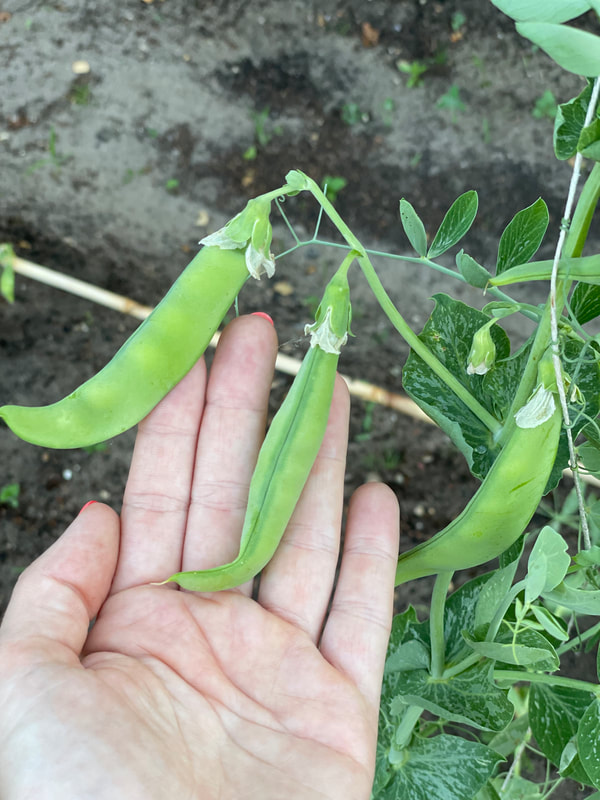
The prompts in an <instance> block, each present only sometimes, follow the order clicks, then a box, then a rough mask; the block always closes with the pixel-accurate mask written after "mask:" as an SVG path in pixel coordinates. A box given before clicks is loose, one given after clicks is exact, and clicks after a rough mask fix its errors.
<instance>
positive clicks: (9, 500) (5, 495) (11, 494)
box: [0, 483, 21, 508]
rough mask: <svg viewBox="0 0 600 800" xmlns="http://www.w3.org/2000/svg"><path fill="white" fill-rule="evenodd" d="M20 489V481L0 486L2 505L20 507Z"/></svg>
mask: <svg viewBox="0 0 600 800" xmlns="http://www.w3.org/2000/svg"><path fill="white" fill-rule="evenodd" d="M20 491H21V487H20V486H19V484H18V483H7V484H5V485H4V486H0V506H9V507H10V508H18V507H19V494H20Z"/></svg>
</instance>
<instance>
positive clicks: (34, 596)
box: [0, 317, 398, 800]
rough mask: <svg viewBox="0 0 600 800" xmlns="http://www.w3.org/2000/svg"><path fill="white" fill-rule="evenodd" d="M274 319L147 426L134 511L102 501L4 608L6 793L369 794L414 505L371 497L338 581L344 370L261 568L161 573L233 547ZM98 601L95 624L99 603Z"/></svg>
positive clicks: (245, 321)
mask: <svg viewBox="0 0 600 800" xmlns="http://www.w3.org/2000/svg"><path fill="white" fill-rule="evenodd" d="M275 352H276V337H275V335H274V332H273V329H272V327H271V326H270V325H269V324H268V323H266V322H265V321H264V320H261V319H260V318H257V317H242V318H240V319H238V320H236V321H235V322H234V323H232V324H231V325H230V326H229V327H228V328H227V329H226V331H225V333H224V335H223V337H222V340H221V343H220V345H219V348H218V350H217V354H216V356H215V360H214V364H213V367H212V369H211V374H210V381H208V382H207V379H206V371H205V368H204V365H203V363H199V364H198V365H197V366H196V367H195V368H194V370H192V372H191V373H190V374H189V375H188V376H187V377H186V378H185V379H184V381H182V382H181V384H179V386H178V387H176V389H175V390H173V391H172V392H171V393H170V395H169V396H168V397H167V398H166V399H165V400H164V401H163V402H162V403H161V404H160V405H159V406H158V407H157V408H156V409H155V410H154V411H153V412H152V414H150V415H149V417H148V418H147V419H146V420H145V421H144V422H143V423H142V424H141V425H140V430H139V433H138V438H137V441H136V448H135V452H134V456H133V462H132V466H131V471H130V476H129V480H128V484H127V488H126V491H125V496H124V501H123V509H122V514H121V518H120V519H119V517H118V516H117V515H116V514H115V513H114V512H113V511H112V510H111V509H109V508H108V507H106V506H103V505H101V504H95V505H92V506H90V507H88V508H86V510H85V511H84V512H83V513H82V514H81V515H80V516H79V517H77V519H76V520H75V521H74V522H73V524H72V525H71V526H70V528H69V529H68V531H67V532H66V533H65V535H64V536H63V537H62V538H61V539H60V540H59V541H58V542H57V543H56V544H55V545H54V546H53V547H52V548H51V549H50V550H49V551H48V552H47V553H46V554H44V556H42V557H41V558H40V559H38V561H36V562H35V563H34V564H33V565H32V566H31V567H29V568H28V570H26V571H25V573H24V574H23V576H22V577H21V579H20V581H19V582H18V585H17V588H16V589H15V593H14V595H13V599H12V600H11V603H10V605H9V608H8V610H7V613H6V616H5V619H4V622H3V625H2V627H1V628H0V707H1V708H2V715H1V718H0V796H1V797H2V798H3V800H12V798H19V800H21V799H22V798H29V797H32V798H33V797H35V798H36V799H38V798H41V799H42V800H45V798H54V797H57V798H58V797H61V798H65V797H69V798H71V797H73V798H105V797H106V798H109V797H110V798H120V797H123V798H129V799H131V800H133V799H134V798H154V797H156V798H158V797H160V798H161V799H162V798H165V797H179V798H186V799H187V798H189V799H190V800H191V799H192V798H198V799H199V798H202V800H204V799H205V798H206V799H207V800H209V799H211V798H219V799H221V798H223V799H224V798H236V800H240V799H242V798H261V800H269V799H270V798H338V797H339V798H368V797H369V793H370V788H371V782H372V777H373V768H374V758H375V744H376V731H377V714H378V703H379V689H380V683H381V674H382V669H383V661H384V656H385V648H386V642H387V637H388V635H389V626H390V622H391V613H392V596H393V583H394V573H395V562H396V554H397V546H398V543H397V536H398V532H397V525H398V522H397V521H398V510H397V506H396V501H395V498H394V497H393V495H392V493H391V492H390V491H389V490H388V489H386V488H385V487H383V486H381V485H377V484H370V485H368V486H365V487H362V488H361V489H360V490H359V491H358V492H357V493H356V494H355V496H354V497H353V499H352V501H351V504H350V508H349V512H348V521H347V527H346V538H345V547H344V555H343V559H342V562H341V569H340V575H339V581H338V584H337V587H336V590H335V592H334V593H333V596H332V589H333V583H334V578H335V573H336V564H337V558H338V549H339V539H340V529H341V516H342V507H343V485H344V466H345V450H346V441H347V424H348V423H347V420H348V405H349V404H348V398H347V393H346V391H345V388H344V387H343V384H342V382H341V381H340V382H339V384H338V386H337V388H336V394H335V397H334V404H333V407H332V412H331V414H330V422H329V426H328V431H327V434H326V438H325V441H324V443H323V446H322V448H321V451H320V454H319V458H318V460H317V462H316V464H315V466H314V468H313V471H312V473H311V477H310V478H309V481H308V483H307V485H306V487H305V490H304V492H303V495H302V498H301V500H300V502H299V504H298V506H297V508H296V510H295V512H294V516H293V518H292V521H291V522H290V524H289V526H288V529H287V531H286V535H285V537H284V539H283V541H282V543H281V545H280V547H279V549H278V551H277V554H276V556H275V558H274V559H273V560H272V561H271V563H270V564H269V566H268V567H267V569H266V570H265V571H264V572H263V574H262V577H261V583H260V587H259V590H258V593H257V596H256V599H252V598H251V596H250V590H251V587H243V588H242V589H240V590H236V591H232V592H221V593H213V594H193V593H188V592H184V591H180V590H178V589H176V588H173V587H172V586H168V587H167V586H155V585H150V584H151V583H152V582H153V581H160V580H163V579H164V578H166V577H168V576H169V575H170V574H171V573H173V572H176V571H178V570H181V569H202V568H206V567H210V566H214V565H216V564H221V563H224V562H226V561H229V560H231V558H233V557H234V556H235V554H236V552H237V548H238V545H239V535H240V531H241V527H242V523H243V517H244V509H245V501H246V497H247V491H248V484H249V481H250V478H251V474H252V470H253V466H254V463H255V461H256V455H257V452H258V449H259V447H260V442H261V440H262V437H263V436H264V426H265V419H266V410H267V403H268V394H269V388H270V384H271V376H272V369H273V361H274V356H275ZM94 617H96V620H95V624H94V626H93V628H92V629H91V631H89V621H90V620H91V619H93V618H94Z"/></svg>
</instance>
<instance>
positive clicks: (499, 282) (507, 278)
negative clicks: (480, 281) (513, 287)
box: [489, 254, 600, 286]
mask: <svg viewBox="0 0 600 800" xmlns="http://www.w3.org/2000/svg"><path fill="white" fill-rule="evenodd" d="M553 263H554V262H553V261H531V262H529V263H527V264H518V265H517V266H516V267H511V268H510V269H507V270H505V271H504V272H501V273H500V275H496V277H495V278H490V280H489V283H490V285H491V286H508V285H509V284H511V283H524V282H525V281H549V280H550V278H551V277H552V265H553ZM558 277H559V278H564V279H566V280H570V281H581V283H591V284H593V285H594V286H600V255H598V254H597V255H594V256H582V257H581V258H561V260H560V261H559V264H558Z"/></svg>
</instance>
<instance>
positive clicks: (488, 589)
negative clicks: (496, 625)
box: [463, 560, 519, 635]
mask: <svg viewBox="0 0 600 800" xmlns="http://www.w3.org/2000/svg"><path fill="white" fill-rule="evenodd" d="M518 563H519V562H518V560H516V561H513V563H512V564H509V565H508V566H507V567H502V568H501V569H497V570H495V571H494V573H493V574H492V577H491V578H490V579H489V580H488V581H486V583H485V585H484V586H482V587H481V591H480V592H479V597H478V598H477V606H476V608H475V620H474V626H473V627H474V629H481V630H483V632H484V634H485V633H487V629H488V626H489V624H490V622H491V621H492V619H493V618H494V616H495V614H496V611H497V610H498V609H499V608H500V605H501V604H502V601H503V600H504V599H505V597H506V595H507V594H508V590H509V589H510V587H511V586H512V582H513V580H514V577H515V573H516V571H517V566H518ZM463 627H464V628H465V630H468V628H467V626H463ZM463 635H464V631H463Z"/></svg>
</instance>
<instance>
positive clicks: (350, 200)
mask: <svg viewBox="0 0 600 800" xmlns="http://www.w3.org/2000/svg"><path fill="white" fill-rule="evenodd" d="M77 61H85V62H87V63H88V65H89V72H86V73H84V74H76V73H75V72H74V71H73V64H74V62H77ZM415 62H420V63H421V64H423V65H424V66H426V67H427V70H426V71H425V72H424V73H423V75H422V76H421V81H420V83H419V85H417V86H414V87H411V86H409V85H408V78H409V74H408V73H407V72H405V71H401V69H399V66H398V65H400V66H401V67H402V68H403V69H407V66H406V65H409V66H410V65H411V64H413V65H414V64H415ZM0 69H1V73H0V89H1V91H0V96H1V98H2V99H1V103H0V242H3V241H6V242H11V243H12V244H13V245H14V247H15V249H16V251H17V253H18V254H20V255H21V256H23V257H24V258H28V259H31V260H33V261H36V262H39V263H42V264H45V265H46V266H49V267H52V268H55V269H57V270H59V271H62V272H65V273H68V274H70V275H72V276H75V277H78V278H81V279H83V280H86V281H90V282H92V283H94V284H97V285H99V286H101V287H104V288H107V289H110V290H113V291H116V292H119V293H122V294H125V295H127V296H130V297H132V298H135V299H136V300H138V301H140V302H142V303H147V304H153V303H155V302H157V301H158V300H159V299H160V297H161V296H162V295H163V294H164V292H165V291H166V289H167V288H168V287H169V285H170V284H171V283H172V281H173V280H174V279H175V278H176V276H177V275H178V274H179V272H180V271H181V269H182V268H183V266H185V264H186V263H187V262H188V261H189V260H190V258H191V255H192V254H193V253H194V252H195V251H196V249H197V242H198V239H199V238H200V237H201V236H203V235H205V234H206V233H208V232H210V231H212V230H214V229H216V228H217V227H220V225H221V224H223V222H224V221H225V220H226V219H228V218H229V217H231V216H232V215H233V214H234V213H236V212H237V211H238V210H240V208H241V207H242V206H243V204H244V203H245V201H246V200H247V199H248V198H249V197H251V196H253V195H255V194H257V193H260V192H263V191H267V190H269V189H273V188H275V187H277V186H278V185H280V184H281V183H282V182H283V179H284V176H285V174H286V173H287V171H288V170H289V169H292V168H300V169H303V170H304V171H305V172H307V173H309V174H310V175H311V176H312V177H313V178H315V179H317V180H319V181H321V180H323V179H324V178H325V176H328V175H329V176H335V177H342V178H344V179H345V181H346V182H347V183H346V185H345V187H344V188H343V189H342V190H341V191H340V192H339V195H338V198H337V201H336V205H337V207H338V209H339V211H340V213H341V214H342V216H344V218H345V219H346V220H347V221H348V222H349V223H350V225H351V226H352V227H353V229H354V230H355V232H356V234H357V235H358V236H359V237H360V238H361V239H362V241H363V242H364V243H365V244H367V245H368V246H370V247H373V248H377V249H380V250H389V251H393V252H397V253H408V252H409V249H408V243H407V241H406V239H405V238H404V235H403V233H402V230H401V227H400V224H399V220H398V201H399V199H400V197H403V196H404V197H406V198H407V199H408V200H410V202H411V203H412V204H413V205H414V206H415V208H416V209H417V210H418V211H419V213H420V214H421V216H422V217H423V219H424V221H425V223H426V226H427V228H428V230H429V231H431V232H434V231H435V228H436V226H437V225H438V224H439V223H440V221H441V219H442V217H443V215H444V213H445V211H446V209H447V208H448V206H449V205H450V203H451V202H452V201H453V200H454V199H455V197H456V196H458V195H459V194H460V193H462V192H463V191H466V190H467V189H476V190H477V191H478V192H479V196H480V211H479V215H478V217H477V220H476V222H475V224H474V226H473V228H472V231H471V232H470V233H469V235H468V237H467V239H466V241H465V243H464V244H465V248H466V249H467V251H468V252H469V253H470V254H472V255H473V257H475V258H476V259H477V260H478V261H480V262H481V263H493V262H494V260H495V253H496V248H497V242H498V237H499V234H500V232H501V231H502V229H503V227H504V226H505V225H506V223H507V222H508V221H509V220H510V218H511V217H512V216H513V214H514V213H515V212H516V211H518V210H520V209H521V208H523V207H525V206H526V205H529V204H530V203H532V202H533V201H534V200H536V199H537V197H539V196H540V195H541V196H542V197H543V198H544V199H545V200H546V202H547V203H548V206H549V208H550V213H551V225H550V232H551V233H549V236H548V237H547V244H546V245H545V246H544V248H545V253H549V252H550V251H551V249H552V246H553V243H554V241H555V236H556V235H557V232H558V228H559V222H560V218H561V214H562V205H563V202H564V197H565V194H566V188H567V184H568V180H569V177H570V168H569V165H567V164H564V163H558V162H556V161H555V160H554V157H553V151H552V122H551V119H549V118H548V117H546V116H543V115H542V116H541V118H537V117H536V116H534V115H533V113H532V111H533V109H534V107H535V106H536V103H537V102H538V101H539V99H540V98H541V97H542V96H543V95H544V93H545V92H552V93H553V95H554V96H555V98H556V99H557V101H558V102H563V101H565V100H567V99H569V98H570V97H572V96H573V95H574V94H575V93H576V92H578V91H579V90H580V88H581V81H580V80H579V79H578V78H576V77H575V76H572V75H568V74H566V73H563V72H561V71H560V70H559V69H558V68H555V67H554V66H553V64H552V63H551V62H550V61H549V59H548V58H546V57H545V56H544V54H543V53H541V52H536V51H534V50H533V49H532V48H531V46H530V45H529V44H528V43H527V42H525V41H524V40H521V39H520V38H519V37H518V36H517V35H516V33H515V31H514V28H513V25H512V23H511V22H510V21H509V20H508V19H507V18H506V17H504V16H503V15H502V14H500V13H499V12H498V11H497V10H496V9H495V8H494V7H493V6H492V5H491V4H489V3H487V2H483V0H452V1H448V2H433V0H400V1H398V0H396V1H395V2H394V1H393V0H387V1H386V0H369V1H366V0H346V2H343V0H337V2H334V0H329V1H328V2H318V0H311V2H305V1H304V0H290V1H289V2H283V1H281V0H279V2H278V1H277V0H255V2H249V1H248V0H218V2H210V3H209V2H200V0H195V2H189V0H162V2H161V0H154V1H153V2H152V0H146V2H142V1H141V0H140V1H139V2H128V3H106V2H99V1H98V0H89V2H85V3H84V2H73V1H71V0H64V2H36V1H35V0H33V1H32V0H4V2H3V3H1V5H0ZM444 98H445V100H444ZM440 101H441V102H440ZM448 105H450V106H451V107H450V108H448V107H447V106H448ZM444 106H446V107H444ZM249 148H254V149H255V152H254V155H255V157H254V158H248V155H252V153H250V154H249V153H248V149H249ZM286 210H287V212H288V214H289V216H290V219H291V220H292V221H293V223H294V225H295V226H296V229H297V231H298V232H299V233H300V234H301V235H306V236H310V231H311V230H312V226H313V225H314V221H315V218H316V209H315V207H314V205H313V204H311V203H310V202H309V201H308V200H307V199H305V198H296V199H293V200H290V201H289V202H288V203H287V204H286ZM274 223H275V238H274V246H273V249H274V250H275V252H276V253H277V252H281V251H282V250H283V249H285V248H286V247H288V246H289V245H290V243H291V238H290V236H289V233H288V232H287V229H286V227H285V226H284V225H283V223H282V222H281V220H279V219H276V218H275V217H274ZM323 233H324V234H327V231H326V230H325V231H323ZM597 235H598V234H596V236H597ZM334 264H335V261H334V260H333V257H332V255H331V251H329V250H328V251H323V250H321V249H319V248H317V247H314V246H310V247H305V248H303V249H301V250H299V251H297V252H296V253H294V254H293V255H292V256H291V257H289V258H286V259H283V260H282V261H281V262H279V264H278V273H277V281H278V283H277V282H270V283H269V282H266V281H264V280H263V281H262V282H261V283H260V284H257V285H255V286H252V287H248V289H247V290H246V289H245V290H244V292H243V294H242V296H241V299H240V310H241V311H242V312H246V311H253V310H258V309H260V310H265V311H267V312H268V313H269V314H270V315H271V316H272V317H273V319H274V320H275V324H276V327H277V331H278V334H279V337H280V342H281V343H282V349H283V351H284V352H288V353H290V354H292V355H300V354H301V347H299V345H298V339H299V336H300V334H301V331H302V328H303V325H304V323H305V322H307V321H309V319H310V306H311V303H313V302H314V299H315V297H317V296H319V295H320V292H321V290H322V288H323V286H324V283H325V276H326V275H327V274H330V273H331V268H332V267H333V266H334ZM452 264H453V256H452V255H450V256H449V258H448V262H447V265H448V266H452ZM377 266H378V268H379V270H380V274H381V277H382V280H383V282H384V284H385V286H386V288H387V289H388V291H389V292H390V293H391V295H392V297H393V298H394V299H395V301H396V302H397V304H398V306H399V308H400V310H401V311H402V312H403V313H404V314H405V315H406V317H407V319H408V320H409V321H410V322H411V323H412V324H414V327H415V329H417V330H420V328H421V327H422V325H423V324H424V322H425V320H426V318H427V316H428V314H429V312H430V310H431V308H432V304H431V302H430V301H429V299H428V298H429V297H430V296H431V295H432V294H433V293H435V292H438V291H447V292H449V293H452V294H454V295H455V296H458V297H460V298H461V299H464V300H465V301H467V302H474V303H478V304H482V303H483V302H484V300H483V298H482V297H481V293H480V292H476V291H475V290H472V289H470V288H469V287H465V286H464V285H462V284H459V283H458V282H456V281H452V280H450V279H447V278H445V277H443V276H441V275H439V274H438V273H429V272H426V271H425V270H424V269H417V268H416V267H414V266H408V265H406V264H402V263H399V262H391V261H386V260H383V259H381V260H379V261H378V262H377ZM353 303H354V308H355V311H356V314H355V323H354V332H355V334H356V339H354V340H352V343H351V345H350V346H349V347H348V348H347V351H346V352H345V353H344V357H343V363H342V364H341V368H342V369H343V371H345V372H347V373H349V374H351V375H352V376H353V377H357V378H363V379H365V380H369V381H372V382H374V383H376V384H379V385H382V386H385V387H386V388H387V389H390V390H392V391H401V365H402V363H403V362H404V359H405V357H406V353H407V349H406V347H405V345H404V343H403V342H402V341H401V340H400V338H399V337H398V336H397V335H396V334H395V333H394V332H393V331H392V330H391V328H390V325H389V324H388V323H387V321H386V320H385V319H384V317H383V316H382V314H381V313H379V312H378V310H377V307H376V306H375V303H374V301H373V300H372V298H371V296H370V295H369V292H368V289H367V287H366V285H365V284H364V282H362V281H361V280H360V279H359V278H358V276H357V277H356V279H355V282H354V290H353ZM136 324H137V323H136V322H135V321H134V320H131V319H129V318H126V317H123V316H121V315H119V314H118V313H117V312H114V311H109V310H106V309H103V308H100V307H98V306H96V305H93V304H92V303H90V302H87V301H84V300H81V299H77V298H74V297H72V296H70V295H68V294H65V293H62V292H60V291H57V290H55V289H51V288H48V287H45V286H41V285H39V284H36V283H34V282H32V281H28V280H26V279H18V280H17V286H16V302H15V303H14V305H8V304H7V303H5V302H1V303H0V365H1V369H0V404H1V403H5V402H23V403H27V404H41V403H46V402H51V401H53V400H55V399H58V398H59V397H62V396H63V395H64V394H66V393H68V392H69V391H70V390H72V389H73V388H74V387H75V386H76V385H78V384H79V383H80V382H81V381H82V380H83V379H85V378H87V377H89V376H90V375H91V374H93V373H94V372H95V371H97V370H98V369H99V368H100V367H101V366H103V365H104V364H105V363H106V362H107V361H108V360H109V358H110V357H111V356H112V354H113V353H114V352H115V351H116V349H117V348H118V347H119V345H120V344H121V343H122V341H123V340H124V339H125V338H126V336H127V335H128V334H129V333H130V332H131V331H132V330H133V329H134V327H135V325H136ZM510 332H511V333H512V334H513V336H514V339H515V342H518V340H519V337H520V336H522V333H523V332H522V331H519V330H511V331H510ZM288 386H289V379H288V378H287V377H283V376H277V377H276V380H275V383H274V388H273V408H275V407H276V406H277V405H278V403H279V402H280V400H281V397H282V396H283V394H284V392H285V391H286V389H287V387H288ZM133 439H134V432H133V431H132V432H129V433H127V434H124V435H123V436H121V437H119V438H118V439H116V440H114V441H112V442H111V443H110V444H109V446H108V447H107V448H106V449H105V450H103V451H101V452H94V453H88V452H84V451H49V450H44V449H41V448H37V447H34V446H32V445H28V444H25V443H23V442H20V441H18V440H17V439H16V438H15V437H14V436H13V435H12V434H11V433H10V432H9V431H8V430H7V429H6V428H4V427H2V428H1V429H0V452H1V453H2V459H1V462H0V464H1V466H0V486H2V485H5V484H8V483H18V484H19V486H20V497H19V504H18V507H17V508H12V507H10V506H9V505H4V506H0V612H1V611H2V608H3V607H4V605H5V604H6V602H7V599H8V597H9V594H10V591H11V587H12V585H13V583H14V580H15V578H16V576H17V574H18V572H19V571H20V570H21V569H22V568H23V567H24V566H26V565H27V564H28V563H29V562H30V561H31V560H32V559H33V558H34V557H35V556H37V555H38V554H39V553H40V552H41V551H43V550H44V549H45V548H46V547H48V545H49V544H50V543H51V542H52V541H53V540H54V539H55V538H56V537H57V536H59V535H60V533H61V532H62V530H63V529H64V528H65V526H66V525H67V524H68V523H69V522H70V520H71V519H72V518H73V516H74V515H75V514H76V513H77V511H78V510H79V508H80V507H81V506H82V505H83V504H84V503H85V502H86V501H87V500H88V499H90V498H95V499H102V500H104V501H106V502H108V503H110V504H112V505H113V506H114V507H115V508H116V509H118V508H119V506H120V501H121V495H122V491H123V486H124V482H125V479H126V475H127V469H128V462H129V459H130V455H131V450H132V445H133ZM373 478H378V479H382V480H384V481H387V482H388V483H389V484H390V485H391V486H392V487H393V488H394V490H395V491H396V492H397V494H398V497H399V499H400V502H401V506H402V531H403V533H402V536H403V543H402V547H403V548H408V547H409V546H411V545H412V544H414V543H415V542H418V541H422V540H423V539H424V538H426V537H428V536H430V535H431V534H432V533H434V532H435V531H436V530H438V529H439V528H441V527H443V526H444V525H445V524H446V523H447V522H448V521H449V520H450V519H451V518H452V517H454V516H455V515H456V513H458V511H459V510H460V509H461V508H462V507H463V506H464V504H465V502H466V501H467V499H468V498H469V497H470V495H471V494H472V493H473V491H474V489H475V486H476V483H475V481H474V480H473V479H472V478H471V477H470V475H469V473H468V470H467V468H466V465H465V464H464V462H463V459H462V457H461V456H460V455H458V454H457V453H456V452H455V450H454V448H453V447H452V445H451V444H450V443H449V441H448V439H447V438H446V437H445V436H444V435H442V434H440V433H439V432H437V431H436V430H435V429H433V428H432V427H431V426H428V425H426V424H424V423H417V422H415V421H414V420H412V419H410V418H407V417H403V416H401V415H399V414H398V413H396V412H392V411H390V410H389V409H385V408H383V407H381V406H376V407H373V408H370V407H366V406H365V404H364V403H362V402H360V401H356V402H355V403H354V405H353V415H352V427H351V433H350V454H349V463H348V474H347V490H348V496H349V495H350V493H351V492H352V490H353V489H354V488H356V487H357V486H358V485H359V484H360V483H362V482H364V481H365V480H370V479H373ZM464 577H468V576H464ZM421 583H422V585H421V584H418V585H417V586H412V587H408V588H407V587H403V588H402V589H401V590H400V591H399V598H398V603H399V606H403V605H405V603H406V602H407V600H410V601H412V602H413V603H415V602H416V603H417V604H419V603H420V602H424V601H425V599H426V598H427V597H428V591H429V587H428V586H427V584H426V582H421Z"/></svg>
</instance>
